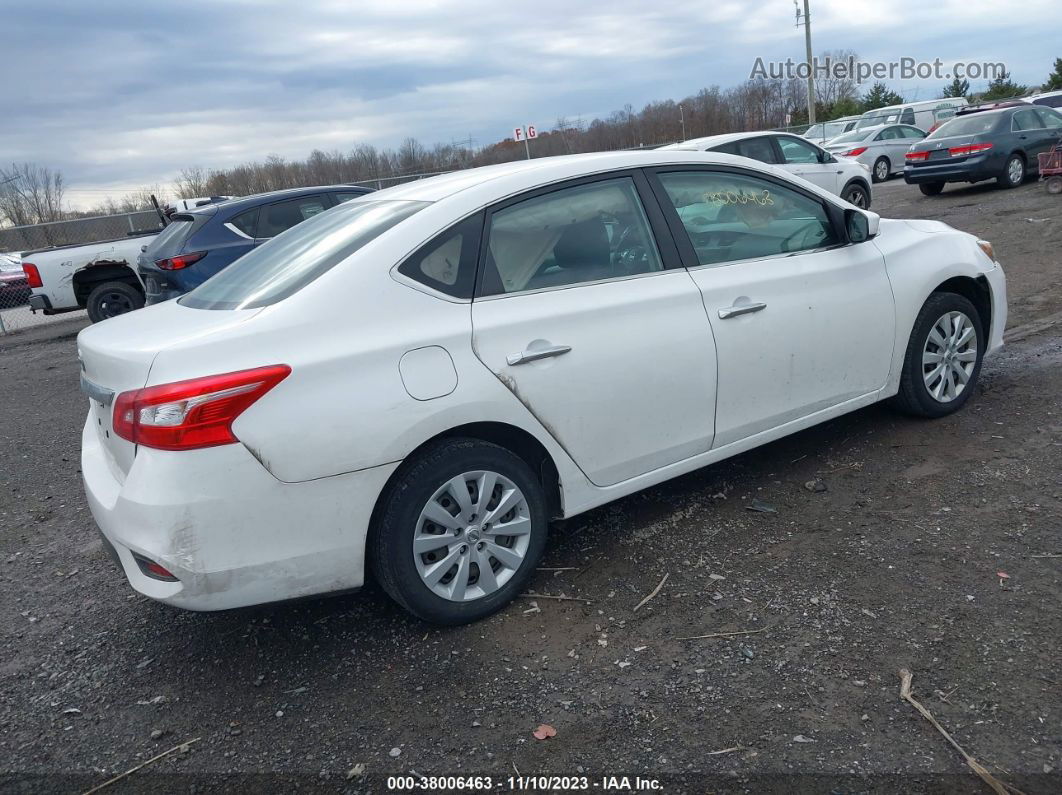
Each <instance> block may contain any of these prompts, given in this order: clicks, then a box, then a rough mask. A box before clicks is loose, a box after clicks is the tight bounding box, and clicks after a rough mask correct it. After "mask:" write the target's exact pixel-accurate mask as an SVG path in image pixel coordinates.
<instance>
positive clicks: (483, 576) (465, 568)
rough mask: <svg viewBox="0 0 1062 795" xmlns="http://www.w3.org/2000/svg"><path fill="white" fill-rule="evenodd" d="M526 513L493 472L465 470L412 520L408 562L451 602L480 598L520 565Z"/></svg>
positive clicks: (526, 538) (521, 500)
mask: <svg viewBox="0 0 1062 795" xmlns="http://www.w3.org/2000/svg"><path fill="white" fill-rule="evenodd" d="M530 539H531V511H530V508H529V507H528V502H527V498H526V497H525V496H524V494H523V492H522V491H520V489H519V487H517V485H516V484H515V483H513V482H512V481H511V480H509V479H508V478H506V477H504V476H503V475H500V474H499V473H497V472H490V471H476V472H466V473H464V474H463V475H458V476H457V477H455V478H452V479H450V480H449V481H447V482H446V483H444V484H443V485H442V486H441V487H439V488H438V489H437V490H436V491H435V493H434V494H433V495H432V497H431V499H429V500H428V502H427V504H426V505H425V506H424V508H423V509H422V510H421V512H420V517H419V518H418V519H417V527H416V532H415V533H414V535H413V550H412V552H413V560H414V563H415V564H416V567H417V573H418V574H419V575H420V578H421V580H422V581H423V582H424V584H425V585H426V586H427V587H428V588H429V589H430V590H431V591H432V593H434V594H436V595H437V596H441V597H442V598H444V599H448V600H450V601H452V602H469V601H473V600H476V599H482V598H483V597H486V596H489V595H490V594H492V593H494V592H495V591H497V590H498V589H499V588H501V587H503V586H504V585H505V584H506V583H507V582H508V581H509V580H510V579H512V577H513V575H514V574H516V572H517V570H518V569H519V568H520V566H521V565H522V564H523V562H524V559H525V557H526V555H527V550H528V546H529V543H530Z"/></svg>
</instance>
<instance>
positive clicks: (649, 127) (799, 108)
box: [0, 51, 1062, 225]
mask: <svg viewBox="0 0 1062 795" xmlns="http://www.w3.org/2000/svg"><path fill="white" fill-rule="evenodd" d="M827 56H829V57H830V58H831V59H833V60H834V61H840V60H847V59H848V58H855V57H856V55H855V53H854V52H851V51H832V52H828V53H823V55H822V56H820V60H821V59H824V58H825V57H827ZM1057 88H1062V58H1058V59H1056V60H1055V68H1054V71H1053V72H1052V73H1051V75H1049V76H1048V79H1047V82H1046V83H1045V84H1044V86H1043V89H1044V90H1052V89H1057ZM1027 91H1028V87H1027V86H1024V85H1020V84H1017V83H1014V82H1012V81H1011V77H1010V75H1009V74H1005V75H1000V76H998V77H997V78H996V79H995V80H993V81H992V82H991V83H989V85H988V89H987V90H986V91H985V92H983V93H982V94H980V95H975V94H972V93H971V91H970V84H969V82H968V81H965V80H958V79H956V80H954V81H952V83H951V84H949V85H948V86H945V87H944V88H943V91H942V96H945V97H967V98H968V99H971V100H974V101H976V100H993V99H1000V98H1006V97H1014V96H1020V95H1022V94H1024V93H1026V92H1027ZM806 92H807V84H806V83H805V82H804V81H802V80H765V79H755V80H746V81H745V82H743V83H740V84H739V85H736V86H732V87H730V88H726V89H723V88H720V87H719V86H711V87H708V88H703V89H701V90H700V91H698V92H697V93H696V94H692V95H690V96H687V97H685V98H683V99H681V100H677V101H676V100H673V99H667V100H660V101H655V102H649V103H648V104H646V105H645V106H644V107H642V108H641V109H640V110H636V109H635V108H634V107H633V106H631V105H629V104H628V105H625V106H624V107H623V108H622V109H620V110H615V111H613V112H612V113H610V114H609V115H608V116H605V117H603V118H595V119H592V120H590V121H589V122H586V121H584V120H583V119H582V118H568V117H560V118H558V119H556V120H555V122H554V123H553V126H552V129H550V130H548V131H545V132H540V133H539V136H538V138H536V139H535V140H534V141H532V142H531V156H532V157H548V156H551V155H565V154H576V153H580V152H600V151H610V150H618V149H637V148H652V147H655V146H662V145H664V144H668V143H673V142H675V141H680V140H687V139H690V138H699V137H702V136H707V135H716V134H719V133H728V132H741V131H745V130H766V129H781V128H786V127H793V128H795V129H797V130H799V129H801V128H802V127H804V126H806V125H807V93H806ZM815 96H816V119H817V120H818V121H829V120H831V119H836V118H840V117H842V116H850V115H856V114H859V113H863V112H865V111H867V110H873V109H875V108H880V107H885V106H888V105H896V104H899V103H901V102H903V97H901V96H900V95H899V94H897V93H895V92H894V91H892V90H890V89H889V88H888V86H886V85H885V84H884V83H875V84H874V85H872V86H870V87H869V88H868V89H867V90H866V91H862V92H861V91H860V89H859V85H858V84H857V83H856V82H855V81H854V80H851V79H837V78H832V77H824V78H820V79H817V80H816V81H815ZM525 156H526V154H525V149H524V145H523V143H517V142H516V141H513V140H505V141H498V142H496V143H493V144H490V145H488V146H485V147H482V148H479V149H476V148H474V147H472V146H470V145H465V144H463V143H453V142H451V143H438V144H435V145H433V146H430V147H429V146H425V145H424V144H422V143H421V142H420V141H418V140H417V139H415V138H406V139H405V140H404V141H403V142H402V144H401V145H400V146H399V147H397V148H395V149H387V148H378V147H375V146H372V145H369V144H359V145H356V146H355V147H353V148H352V149H351V150H349V151H346V152H343V151H339V150H333V151H330V152H325V151H321V150H319V149H318V150H314V151H313V152H311V153H310V155H309V157H307V158H305V159H303V160H289V159H285V158H283V157H280V156H279V155H269V156H268V157H266V158H265V159H263V160H254V161H249V162H247V163H243V164H240V165H237V166H233V167H230V168H211V169H206V168H202V167H198V166H195V167H189V168H184V169H182V170H181V172H180V173H179V174H178V176H177V178H176V179H175V180H174V182H173V185H172V186H171V190H169V191H166V190H163V189H161V188H160V186H158V185H155V186H148V187H145V188H142V189H140V190H139V191H137V192H135V193H133V194H129V195H127V196H125V197H123V198H121V199H119V200H114V199H108V200H107V201H105V202H103V203H101V204H99V205H97V206H96V207H93V208H92V209H90V210H87V211H83V212H74V211H70V210H64V208H63V195H64V184H63V177H62V174H61V173H59V172H58V171H56V170H52V169H48V168H45V167H42V166H38V165H35V164H31V163H22V164H13V165H12V166H11V168H10V169H6V170H5V169H0V221H3V222H6V223H8V224H11V225H21V224H33V223H42V222H46V221H54V220H60V219H62V218H72V217H79V216H86V215H110V214H115V213H120V212H132V211H135V210H143V209H150V208H151V202H150V197H151V195H153V194H154V195H155V196H158V197H159V199H160V201H161V200H163V198H164V195H165V194H172V195H175V196H177V197H184V198H192V197H200V196H246V195H250V194H253V193H264V192H267V191H273V190H281V189H284V188H294V187H302V186H306V185H332V184H343V183H358V184H364V185H368V186H371V187H374V188H386V187H390V186H391V185H395V184H398V183H400V182H403V181H408V180H411V179H418V178H419V177H420V176H422V175H425V174H433V173H438V172H443V171H454V170H458V169H465V168H472V167H475V166H485V165H492V164H495V163H504V162H508V161H511V160H518V159H521V158H523V157H525Z"/></svg>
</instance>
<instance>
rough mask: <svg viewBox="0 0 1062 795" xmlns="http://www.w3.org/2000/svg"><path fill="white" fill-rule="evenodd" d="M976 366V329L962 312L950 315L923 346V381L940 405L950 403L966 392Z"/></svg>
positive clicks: (934, 328)
mask: <svg viewBox="0 0 1062 795" xmlns="http://www.w3.org/2000/svg"><path fill="white" fill-rule="evenodd" d="M976 366H977V330H976V329H975V328H974V324H973V321H972V320H970V318H968V317H967V316H966V315H965V314H963V313H962V312H948V313H947V314H945V315H943V316H942V317H940V318H939V319H938V320H937V322H936V323H934V324H933V327H932V328H931V329H930V330H929V336H928V337H926V341H925V344H924V345H923V346H922V379H923V381H924V382H925V385H926V391H928V392H929V394H930V396H931V397H932V398H933V399H934V400H936V401H937V402H938V403H950V402H951V401H953V400H955V399H956V398H957V397H958V396H959V395H961V394H962V393H963V391H964V390H965V389H966V385H967V384H968V383H969V382H970V378H971V377H972V376H973V371H974V368H975V367H976Z"/></svg>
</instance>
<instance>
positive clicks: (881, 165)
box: [874, 157, 892, 182]
mask: <svg viewBox="0 0 1062 795" xmlns="http://www.w3.org/2000/svg"><path fill="white" fill-rule="evenodd" d="M891 170H892V164H891V163H889V158H887V157H879V158H878V159H877V160H876V161H875V162H874V181H875V182H884V181H885V180H887V179H888V178H889V172H890V171H891Z"/></svg>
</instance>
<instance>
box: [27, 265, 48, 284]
mask: <svg viewBox="0 0 1062 795" xmlns="http://www.w3.org/2000/svg"><path fill="white" fill-rule="evenodd" d="M22 272H23V273H25V274H26V281H27V282H28V283H29V286H30V287H44V282H42V281H41V272H40V271H39V270H37V266H36V265H34V264H33V263H32V262H23V263H22Z"/></svg>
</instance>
